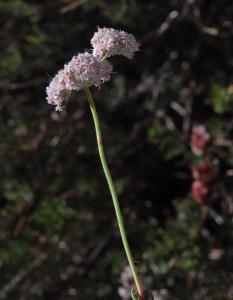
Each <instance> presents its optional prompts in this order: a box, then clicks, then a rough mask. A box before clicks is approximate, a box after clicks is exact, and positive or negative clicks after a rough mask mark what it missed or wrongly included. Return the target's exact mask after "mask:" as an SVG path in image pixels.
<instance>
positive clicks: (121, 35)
mask: <svg viewBox="0 0 233 300" xmlns="http://www.w3.org/2000/svg"><path fill="white" fill-rule="evenodd" d="M91 44H92V46H93V55H94V56H96V57H98V58H99V59H101V58H102V57H103V56H104V55H105V54H107V55H108V56H111V55H123V56H126V57H128V58H130V59H132V58H133V55H134V52H135V51H138V50H139V44H138V42H137V41H136V39H135V38H134V36H133V35H132V34H129V33H126V32H125V31H121V30H115V29H113V28H99V29H98V31H97V32H96V33H95V34H94V36H93V38H92V39H91Z"/></svg>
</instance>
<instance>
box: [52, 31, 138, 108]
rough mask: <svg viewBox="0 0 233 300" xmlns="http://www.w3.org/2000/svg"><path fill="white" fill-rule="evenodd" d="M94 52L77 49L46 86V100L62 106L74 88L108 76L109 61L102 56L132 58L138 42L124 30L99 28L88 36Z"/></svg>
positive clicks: (93, 82) (87, 85)
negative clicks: (77, 51)
mask: <svg viewBox="0 0 233 300" xmlns="http://www.w3.org/2000/svg"><path fill="white" fill-rule="evenodd" d="M91 43H92V45H93V53H92V54H91V53H88V52H85V53H80V54H78V55H77V56H74V57H73V58H72V59H71V61H70V62H69V63H68V64H66V65H65V66H64V68H63V69H62V70H60V71H59V72H58V73H57V75H56V76H55V77H54V78H53V79H52V81H51V82H50V84H49V86H48V87H47V89H46V93H47V98H46V99H47V101H48V103H49V104H53V105H56V110H59V111H61V110H62V109H63V107H62V102H63V101H65V100H68V98H69V96H70V94H71V92H72V91H73V90H76V91H77V90H80V89H83V88H87V87H90V86H92V85H95V86H99V85H100V84H101V83H103V82H105V81H108V80H109V79H110V74H111V72H112V65H111V64H110V63H109V62H108V61H107V60H105V58H106V57H105V58H104V59H103V57H104V55H105V54H106V53H107V56H111V55H114V54H118V55H124V56H126V57H128V58H132V57H133V54H134V52H135V51H138V48H139V45H138V43H137V42H136V40H135V38H134V37H133V35H132V34H128V33H126V32H124V31H120V30H115V29H112V28H110V29H107V28H102V29H98V32H96V33H95V34H94V36H93V38H92V40H91Z"/></svg>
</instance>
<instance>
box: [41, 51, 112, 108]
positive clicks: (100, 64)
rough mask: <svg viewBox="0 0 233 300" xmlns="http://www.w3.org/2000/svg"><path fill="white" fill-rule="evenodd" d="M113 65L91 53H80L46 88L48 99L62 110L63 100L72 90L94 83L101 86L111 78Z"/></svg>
mask: <svg viewBox="0 0 233 300" xmlns="http://www.w3.org/2000/svg"><path fill="white" fill-rule="evenodd" d="M111 71H112V65H111V64H110V63H109V62H108V61H99V60H98V59H97V58H96V57H94V56H93V55H92V54H90V53H80V54H78V55H77V56H74V57H73V58H72V60H71V61H70V62H69V63H68V64H66V65H65V66H64V69H63V70H60V71H59V72H58V74H57V75H56V76H55V77H54V79H53V80H52V81H51V82H50V84H49V86H48V87H47V89H46V92H47V98H46V99H47V101H48V103H49V104H53V105H56V106H57V107H56V110H62V109H63V107H62V106H61V104H62V101H64V100H68V98H69V96H70V94H71V91H72V90H76V91H77V90H80V89H82V88H85V87H90V86H92V85H95V86H99V85H100V84H101V83H103V82H105V81H108V80H109V79H110V74H111Z"/></svg>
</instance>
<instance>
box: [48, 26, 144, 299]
mask: <svg viewBox="0 0 233 300" xmlns="http://www.w3.org/2000/svg"><path fill="white" fill-rule="evenodd" d="M91 44H92V46H93V52H92V54H90V53H87V52H86V53H81V54H78V55H77V56H74V57H73V58H72V60H71V61H70V62H69V63H68V64H66V65H65V66H64V69H63V70H60V71H59V72H58V74H57V75H56V76H55V77H54V79H53V80H52V81H51V82H50V84H49V86H48V87H47V89H46V92H47V101H48V103H49V104H53V105H56V110H59V111H60V110H62V109H63V107H62V102H63V101H64V100H67V99H68V98H69V96H70V94H71V92H72V91H73V90H75V91H77V90H80V89H83V90H84V91H85V93H86V96H87V98H88V101H89V104H90V108H91V112H92V116H93V120H94V125H95V131H96V138H97V145H98V150H99V155H100V160H101V164H102V167H103V170H104V173H105V176H106V179H107V182H108V186H109V189H110V192H111V196H112V200H113V205H114V208H115V212H116V216H117V221H118V224H119V229H120V234H121V238H122V242H123V245H124V249H125V252H126V256H127V259H128V261H129V265H130V267H131V270H132V273H133V277H134V280H135V284H136V287H137V293H138V299H140V300H144V295H143V290H142V286H141V283H140V280H139V276H138V273H137V270H136V267H135V264H134V261H133V258H132V254H131V251H130V247H129V244H128V240H127V236H126V231H125V227H124V223H123V218H122V214H121V210H120V206H119V201H118V198H117V194H116V190H115V186H114V183H113V180H112V177H111V174H110V171H109V168H108V165H107V162H106V158H105V153H104V147H103V142H102V135H101V130H100V124H99V118H98V114H97V111H96V108H95V104H94V101H93V98H92V95H91V92H90V89H89V87H90V86H92V85H95V86H99V85H100V84H101V83H103V82H105V81H108V80H109V79H110V74H111V72H112V65H111V64H110V63H109V62H108V61H107V60H106V59H107V57H109V56H112V55H123V56H126V57H128V58H130V59H131V58H132V57H133V54H134V52H135V51H138V50H139V44H138V43H137V42H136V40H135V38H134V37H133V35H131V34H128V33H126V32H124V31H120V30H115V29H112V28H110V29H108V28H102V29H101V28H99V29H98V32H96V33H95V34H94V36H93V38H92V39H91ZM133 299H135V296H134V295H133Z"/></svg>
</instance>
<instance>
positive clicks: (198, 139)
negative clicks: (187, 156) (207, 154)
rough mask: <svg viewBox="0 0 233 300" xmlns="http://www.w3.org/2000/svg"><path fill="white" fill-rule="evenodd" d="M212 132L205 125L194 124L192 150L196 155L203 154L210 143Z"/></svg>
mask: <svg viewBox="0 0 233 300" xmlns="http://www.w3.org/2000/svg"><path fill="white" fill-rule="evenodd" d="M210 139H211V136H210V133H209V132H208V131H207V129H206V127H205V126H203V125H198V126H193V128H192V135H191V141H190V146H191V149H192V152H193V153H194V154H196V155H201V154H203V152H204V151H205V149H206V147H207V146H208V144H209V143H210Z"/></svg>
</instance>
